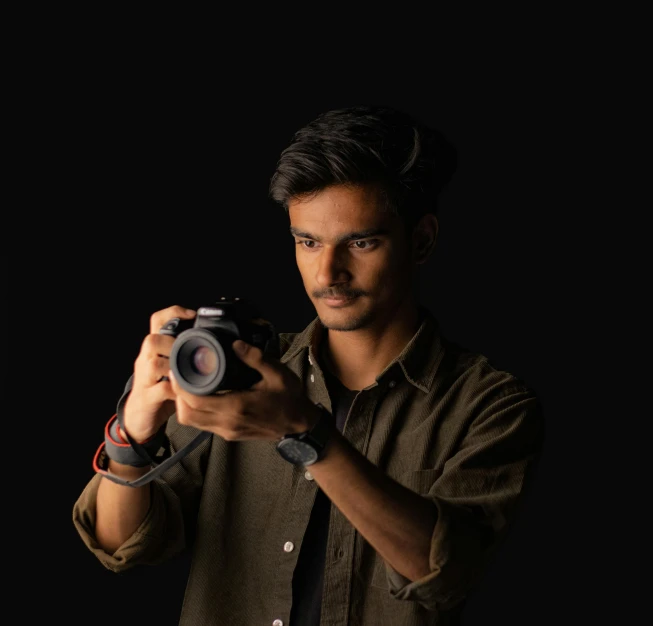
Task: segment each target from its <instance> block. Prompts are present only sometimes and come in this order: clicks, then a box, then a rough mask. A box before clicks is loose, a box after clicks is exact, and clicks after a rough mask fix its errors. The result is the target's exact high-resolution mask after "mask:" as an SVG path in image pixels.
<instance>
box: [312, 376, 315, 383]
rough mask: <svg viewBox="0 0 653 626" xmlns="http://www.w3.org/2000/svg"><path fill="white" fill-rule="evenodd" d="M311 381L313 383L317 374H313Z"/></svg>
mask: <svg viewBox="0 0 653 626" xmlns="http://www.w3.org/2000/svg"><path fill="white" fill-rule="evenodd" d="M311 382H312V383H314V382H315V376H313V374H311Z"/></svg>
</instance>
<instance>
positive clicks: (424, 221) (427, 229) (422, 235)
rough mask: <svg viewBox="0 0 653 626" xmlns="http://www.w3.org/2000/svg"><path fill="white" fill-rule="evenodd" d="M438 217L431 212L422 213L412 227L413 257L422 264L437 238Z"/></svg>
mask: <svg viewBox="0 0 653 626" xmlns="http://www.w3.org/2000/svg"><path fill="white" fill-rule="evenodd" d="M438 229H439V225H438V218H437V217H435V215H433V213H427V214H426V215H423V216H422V217H421V218H420V220H419V221H418V222H417V224H416V225H415V228H414V229H413V237H412V246H413V259H414V261H415V263H416V264H417V265H422V264H423V263H425V262H426V260H427V259H428V258H429V256H431V253H432V252H433V250H434V249H435V242H436V239H437V238H438Z"/></svg>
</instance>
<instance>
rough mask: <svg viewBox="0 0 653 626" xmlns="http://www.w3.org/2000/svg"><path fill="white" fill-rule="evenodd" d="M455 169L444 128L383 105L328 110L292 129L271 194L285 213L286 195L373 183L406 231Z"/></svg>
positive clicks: (430, 207)
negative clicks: (442, 130)
mask: <svg viewBox="0 0 653 626" xmlns="http://www.w3.org/2000/svg"><path fill="white" fill-rule="evenodd" d="M456 166H457V154H456V150H455V148H454V147H453V146H452V145H451V144H450V143H449V142H448V141H447V140H446V138H445V137H444V136H443V135H442V133H440V132H438V131H436V130H434V129H432V128H429V127H428V126H426V125H424V124H423V123H421V122H419V121H418V120H416V119H415V118H413V117H412V116H410V115H408V114H407V113H405V112H402V111H399V110H396V109H392V108H390V107H386V106H354V107H348V108H343V109H336V110H332V111H327V112H325V113H322V114H321V115H319V116H318V117H317V118H316V119H315V120H314V121H312V122H310V123H309V124H307V125H306V126H304V127H303V128H301V129H300V130H299V131H297V132H296V133H295V135H294V136H293V138H292V141H291V143H290V145H289V146H288V147H287V148H286V149H285V150H284V151H283V152H282V153H281V156H280V158H279V162H278V163H277V168H276V170H275V172H274V175H273V176H272V179H271V181H270V196H271V197H272V199H273V200H275V201H276V202H278V203H279V204H281V205H282V206H283V207H284V208H285V209H286V210H287V209H288V202H289V201H290V200H291V199H292V198H301V197H304V196H310V195H312V194H314V193H317V192H319V191H321V190H323V189H325V188H327V187H329V186H331V185H338V184H351V185H357V184H374V185H376V186H377V188H378V189H379V190H380V191H381V193H382V197H383V198H384V206H385V208H386V210H389V211H391V212H392V213H394V214H396V215H399V216H402V217H403V218H404V219H405V220H406V224H407V226H408V227H409V231H410V230H412V227H413V226H414V225H415V223H416V222H417V220H419V218H420V217H421V216H422V215H424V213H426V212H431V213H435V212H436V210H437V207H438V198H439V196H440V194H441V192H442V191H443V190H444V188H445V187H446V186H447V184H448V183H449V182H450V180H451V178H452V176H453V174H454V172H455V170H456Z"/></svg>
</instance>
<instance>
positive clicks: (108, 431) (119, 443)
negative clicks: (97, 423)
mask: <svg viewBox="0 0 653 626" xmlns="http://www.w3.org/2000/svg"><path fill="white" fill-rule="evenodd" d="M117 418H118V414H117V413H116V414H114V415H113V417H112V418H111V419H110V420H109V421H108V422H107V425H106V426H105V427H104V435H105V436H106V437H107V438H108V439H109V440H110V441H111V442H112V443H113V444H115V445H116V446H119V447H121V448H129V447H130V444H129V442H127V441H125V440H124V439H123V438H122V435H121V434H120V428H118V429H117V431H118V436H119V437H120V441H116V440H115V439H114V438H113V437H112V436H111V424H112V422H113V420H115V419H117Z"/></svg>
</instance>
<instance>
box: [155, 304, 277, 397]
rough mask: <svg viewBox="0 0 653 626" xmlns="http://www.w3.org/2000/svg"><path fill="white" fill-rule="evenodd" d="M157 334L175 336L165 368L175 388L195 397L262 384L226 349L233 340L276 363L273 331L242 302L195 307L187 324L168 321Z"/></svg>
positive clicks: (253, 307)
mask: <svg viewBox="0 0 653 626" xmlns="http://www.w3.org/2000/svg"><path fill="white" fill-rule="evenodd" d="M159 333H161V334H164V335H172V336H173V337H175V341H174V343H173V345H172V351H171V353H170V369H171V370H172V372H173V374H174V376H175V378H176V380H177V382H178V383H179V386H180V387H182V388H183V389H185V390H186V391H189V392H190V393H193V394H195V395H198V396H208V395H211V394H216V393H224V392H227V391H235V390H241V389H248V388H250V387H251V386H252V385H254V384H256V383H257V382H258V381H259V380H261V375H260V374H259V372H257V371H256V370H255V369H252V368H251V367H249V366H248V365H246V364H245V363H243V362H242V361H241V360H240V359H239V358H238V356H237V355H236V354H235V353H234V351H233V348H232V347H231V346H232V344H233V342H234V341H235V340H236V339H242V340H243V341H245V342H247V343H249V344H250V345H253V346H256V347H257V348H260V349H261V350H262V352H263V354H264V355H266V356H270V357H273V358H277V359H278V358H279V336H278V333H277V331H276V329H275V328H274V326H273V325H272V324H271V323H270V322H268V321H267V320H264V319H262V318H260V317H259V315H258V311H257V310H256V307H255V306H254V305H253V303H252V302H251V301H249V300H246V299H243V298H227V297H223V298H220V300H218V301H216V302H215V303H214V304H211V305H209V306H202V307H199V308H198V310H197V315H196V316H195V318H194V319H192V320H184V319H181V318H178V317H175V318H173V319H171V320H169V321H168V322H167V323H166V324H164V325H163V327H162V328H161V329H160V330H159Z"/></svg>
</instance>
